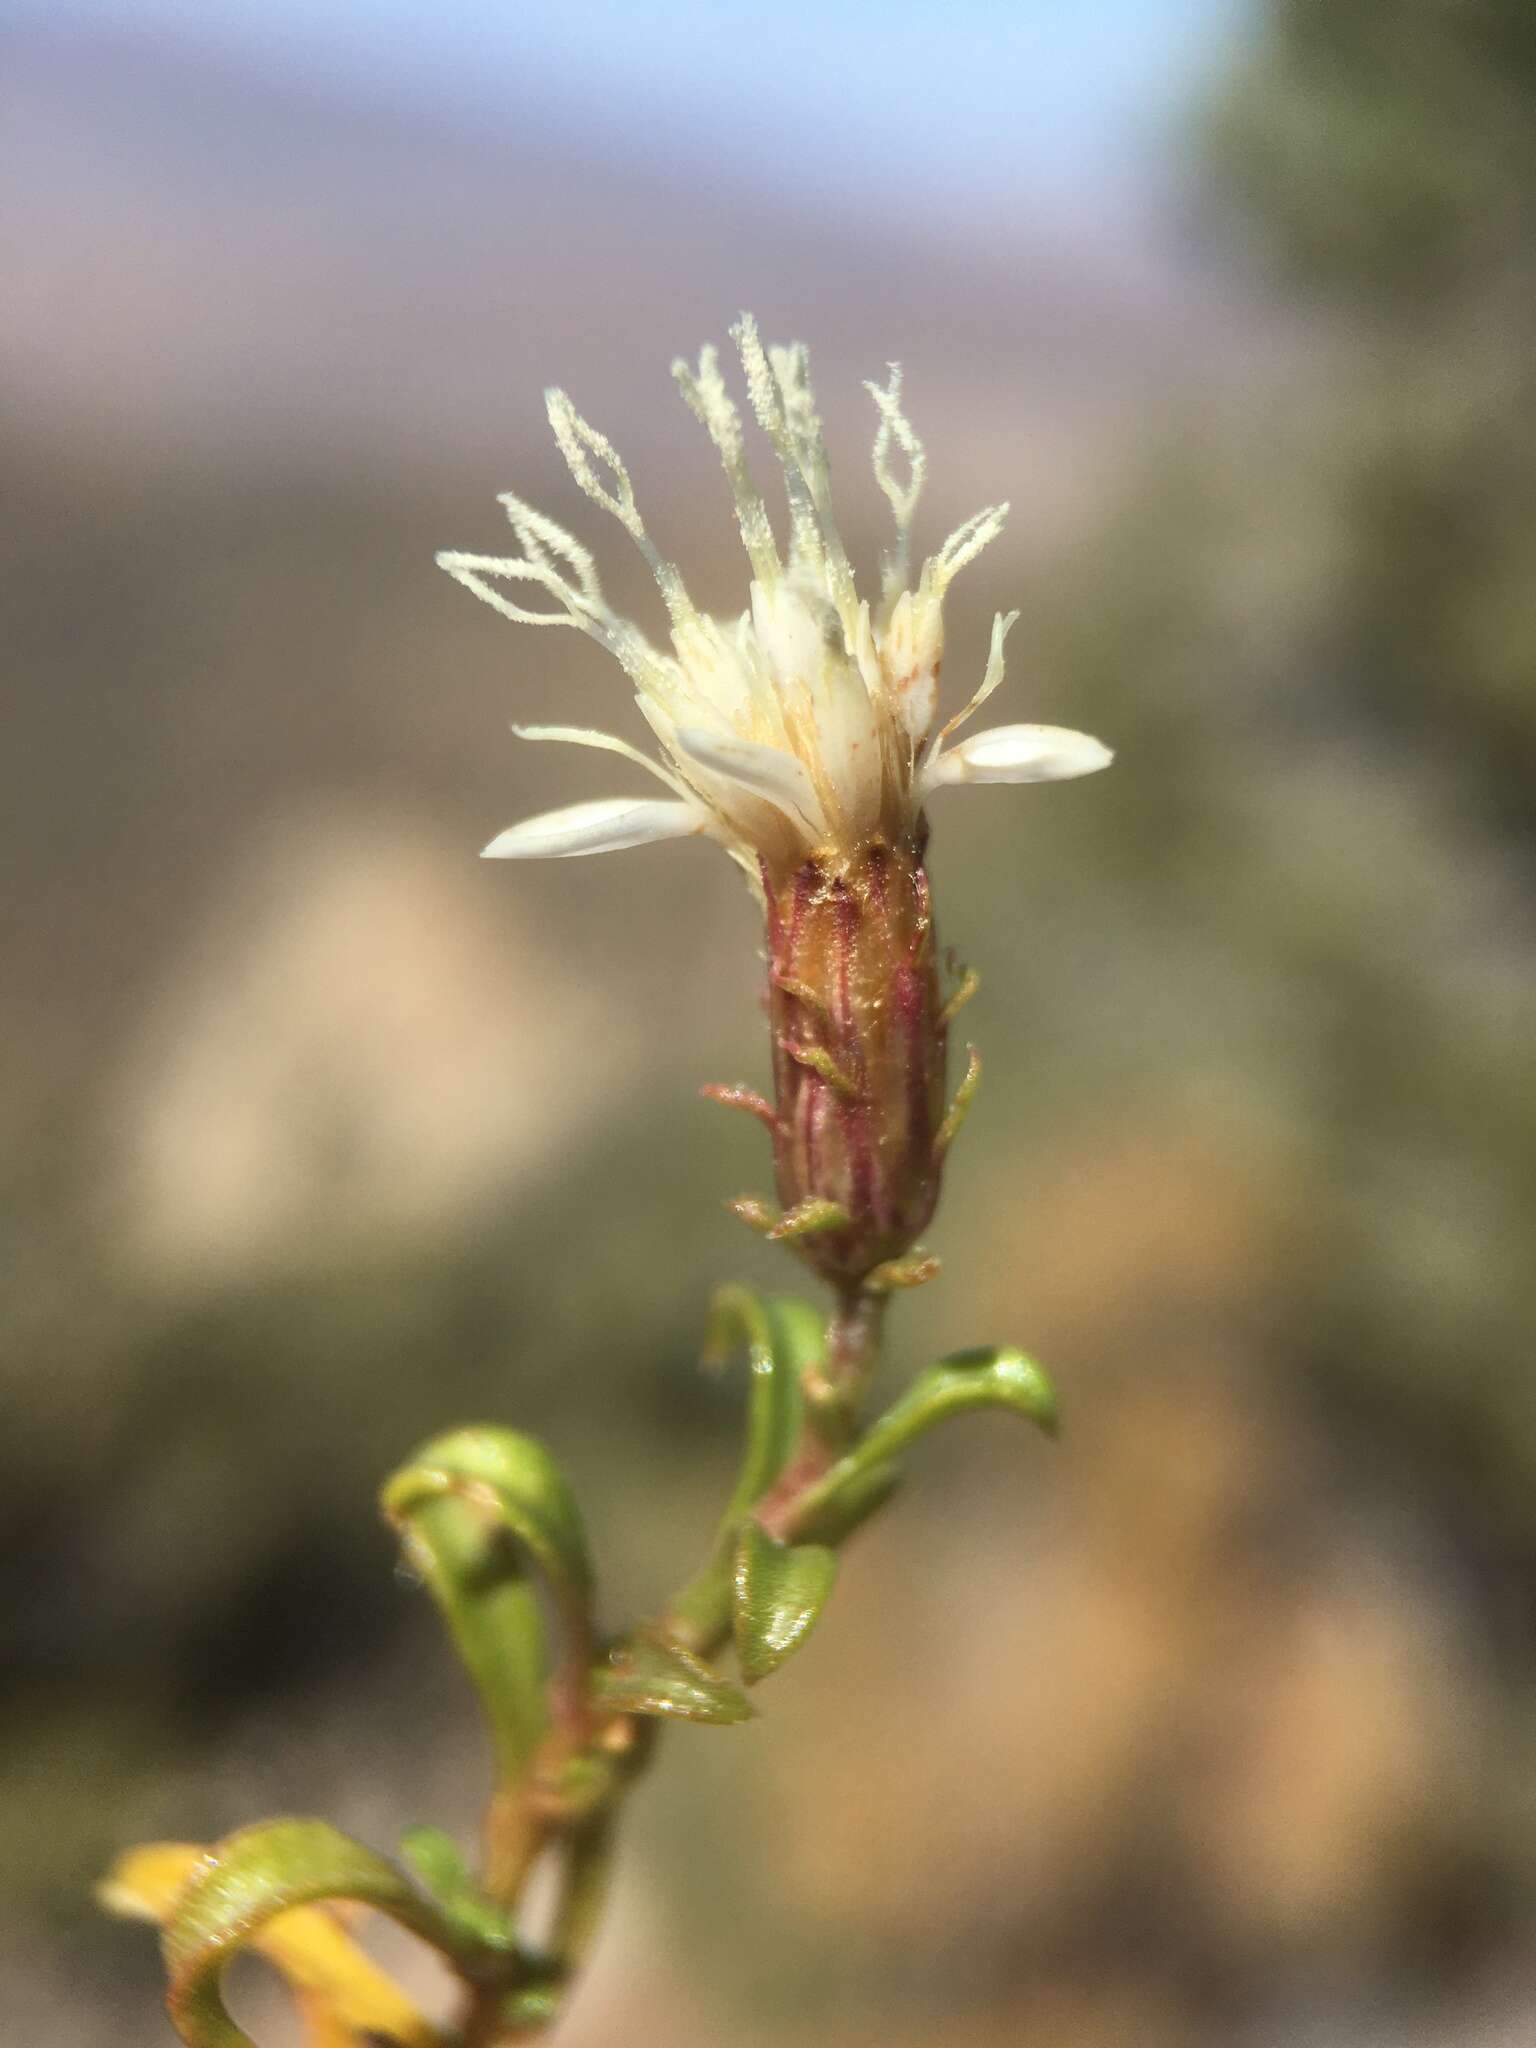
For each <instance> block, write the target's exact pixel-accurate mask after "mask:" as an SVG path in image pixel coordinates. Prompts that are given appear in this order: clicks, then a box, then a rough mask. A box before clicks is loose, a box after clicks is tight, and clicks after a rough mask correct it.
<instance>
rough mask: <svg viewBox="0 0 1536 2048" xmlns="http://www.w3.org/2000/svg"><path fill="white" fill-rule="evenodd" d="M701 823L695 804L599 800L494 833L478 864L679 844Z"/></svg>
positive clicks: (642, 799) (701, 815)
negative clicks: (667, 842)
mask: <svg viewBox="0 0 1536 2048" xmlns="http://www.w3.org/2000/svg"><path fill="white" fill-rule="evenodd" d="M706 823H707V819H706V817H705V814H704V812H703V811H702V810H701V809H700V807H699V806H698V805H697V804H684V803H670V802H668V801H666V800H665V799H663V798H661V797H639V798H636V797H599V798H598V799H597V800H596V802H594V803H585V804H571V805H569V806H567V808H566V809H565V810H563V811H545V812H543V813H542V814H541V815H540V816H539V817H537V818H524V820H523V822H522V823H521V824H520V825H513V826H512V827H511V828H510V829H509V830H508V831H506V832H500V833H498V834H497V836H496V837H495V838H494V839H493V840H492V841H491V843H490V845H489V846H487V847H485V848H484V849H483V850H482V853H481V859H482V860H561V859H565V858H567V857H568V856H570V855H572V854H577V853H618V852H619V851H621V850H622V849H623V848H624V847H626V846H647V845H649V844H650V843H651V841H652V840H656V839H685V838H687V837H688V836H689V834H690V833H694V832H702V831H703V830H704V829H705V825H706Z"/></svg>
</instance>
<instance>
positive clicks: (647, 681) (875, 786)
mask: <svg viewBox="0 0 1536 2048" xmlns="http://www.w3.org/2000/svg"><path fill="white" fill-rule="evenodd" d="M732 332H733V337H734V339H735V341H736V344H737V347H738V348H739V350H740V353H741V362H742V368H743V370H744V371H745V375H746V385H747V394H748V397H749V400H750V402H751V406H752V410H753V413H754V414H755V416H756V418H757V422H758V424H759V426H760V427H761V428H762V430H763V432H764V433H765V434H766V436H767V437H768V440H769V442H770V443H771V444H772V447H773V451H774V454H775V455H776V456H777V458H778V461H779V465H780V467H781V468H782V470H783V474H784V483H785V490H786V494H787V499H788V528H789V531H788V541H787V545H786V546H785V547H784V548H783V549H782V550H781V548H780V544H779V541H778V539H777V538H776V536H775V533H774V529H773V525H772V523H771V521H770V519H769V516H768V511H767V508H766V506H765V505H764V503H763V499H762V497H761V495H760V494H759V492H758V489H757V486H756V485H755V484H754V482H753V480H752V477H751V474H750V472H749V470H748V467H747V460H746V451H745V447H744V442H743V436H742V422H741V415H740V413H739V412H738V410H737V408H736V405H735V404H734V402H733V401H732V399H731V396H730V394H729V392H728V391H727V389H726V386H725V381H724V378H723V377H722V376H721V373H720V366H719V361H718V359H717V356H716V353H715V350H714V349H713V348H705V349H704V350H703V351H702V353H701V354H700V356H699V362H698V367H697V369H690V368H689V367H688V365H687V364H685V363H682V362H678V363H676V364H674V365H673V375H674V376H675V377H676V379H677V382H678V384H679V386H680V387H681V389H682V394H683V397H684V398H685V399H686V400H687V403H688V405H689V407H690V408H691V409H692V411H693V413H694V414H695V416H696V417H697V418H698V419H699V420H700V422H701V423H702V424H703V425H704V426H705V427H706V428H707V429H708V432H709V435H710V438H711V439H712V440H713V442H714V444H715V447H716V449H717V450H718V452H719V455H720V459H721V461H722V463H723V464H724V466H725V472H726V475H727V477H728V478H729V480H730V486H731V491H732V494H733V496H734V498H735V502H736V518H737V522H738V524H739V526H740V528H741V538H742V541H743V544H744V546H745V548H746V552H747V556H748V559H749V560H750V562H751V565H752V584H751V589H750V593H749V602H748V606H747V609H746V610H745V611H744V612H743V613H742V614H741V615H740V617H739V618H737V619H734V620H721V619H715V618H711V617H709V616H708V615H707V614H705V613H703V612H700V611H699V610H698V609H697V608H696V607H695V606H694V604H693V603H692V601H691V599H690V598H689V596H688V592H687V590H686V588H685V586H684V583H683V579H682V576H681V575H680V573H679V572H678V570H677V568H676V567H675V565H674V564H673V563H671V562H669V561H667V560H665V559H664V558H663V556H662V555H661V554H660V553H659V552H658V550H657V549H656V547H655V545H654V544H653V542H652V541H651V538H650V536H649V535H648V534H647V532H646V530H645V525H644V523H643V521H642V519H641V517H640V513H639V510H638V508H637V506H636V504H635V494H634V487H633V486H632V484H631V483H630V480H629V472H628V470H627V469H626V468H625V467H624V464H623V462H622V461H621V460H620V459H619V456H618V454H617V452H616V451H615V450H614V448H613V447H612V445H611V444H610V443H609V441H608V440H607V439H606V438H605V437H604V436H603V435H602V434H600V433H598V431H597V430H596V428H594V427H592V426H589V425H588V423H587V422H586V421H585V420H584V419H583V418H582V417H581V415H580V414H579V413H578V412H577V411H576V409H575V407H574V406H573V405H572V404H571V401H570V399H569V398H567V396H566V395H565V393H564V392H563V391H551V392H549V393H548V395H547V403H548V408H549V418H550V424H551V426H552V427H553V428H554V432H555V438H556V440H557V441H558V442H559V445H560V450H561V453H562V454H563V455H564V456H565V459H566V462H567V463H568V464H569V466H570V470H571V474H572V475H573V476H574V477H575V479H576V481H577V483H578V484H579V485H580V486H581V488H582V489H583V490H584V491H585V492H586V493H587V495H588V497H590V498H593V499H595V500H596V501H597V503H598V504H599V505H601V506H603V507H604V508H605V509H606V510H607V511H609V512H611V513H612V514H613V516H614V518H615V519H617V520H618V522H619V524H620V525H621V526H623V527H624V529H625V530H626V532H627V533H628V534H629V535H630V537H631V539H632V540H633V541H634V542H635V544H636V546H637V547H638V548H639V549H640V551H641V553H642V554H643V555H644V556H645V559H646V561H647V563H648V564H649V565H650V568H651V572H652V574H653V575H654V576H655V578H656V582H657V584H658V586H659V587H660V590H661V594H662V597H663V599H664V601H665V603H666V607H667V613H668V618H669V622H670V627H671V648H670V651H669V652H663V651H662V650H661V649H660V648H658V647H656V646H655V645H654V644H653V643H652V642H651V641H650V640H649V639H648V638H647V637H646V635H645V634H644V633H642V632H641V630H640V629H639V627H637V626H635V625H634V624H632V623H631V622H630V621H629V620H628V619H625V618H621V617H620V616H619V615H618V614H617V613H615V612H614V611H612V610H611V609H610V608H609V605H608V603H607V601H606V599H605V598H604V596H603V592H602V586H601V584H600V583H599V581H598V574H597V568H596V565H595V563H594V562H593V559H592V556H591V555H590V554H589V553H588V551H587V550H586V548H584V547H583V546H582V545H581V544H580V542H578V541H577V540H575V539H574V538H573V537H572V536H571V535H570V534H569V533H567V532H566V531H565V530H564V529H563V528H562V527H560V526H557V525H556V524H555V522H554V521H553V520H552V519H548V518H546V517H545V515H544V514H543V513H541V512H536V511H535V510H534V509H533V508H532V507H531V506H529V505H525V504H524V503H523V501H522V500H521V499H520V498H516V497H514V496H512V495H511V494H510V493H508V494H506V495H505V496H504V497H503V498H502V501H501V502H502V503H503V505H505V507H506V510H507V515H508V517H509V518H510V520H511V522H512V529H513V532H514V533H515V534H516V536H517V539H518V543H519V545H520V547H521V549H522V553H521V554H519V555H513V556H491V555H471V554H460V553H445V554H441V555H439V556H438V558H437V559H438V562H439V564H440V566H441V567H442V568H444V569H446V570H447V571H448V573H449V574H450V575H451V576H454V577H456V578H457V579H458V581H459V582H461V583H462V584H464V585H465V586H466V588H468V589H470V590H472V591H473V592H474V593H475V595H476V596H477V597H480V598H483V599H484V600H485V602H486V603H487V604H489V605H492V606H494V607H495V609H496V610H497V611H499V612H501V613H502V614H503V615H504V616H505V617H507V618H510V619H515V620H517V621H519V622H520V623H523V624H526V625H538V626H575V627H577V628H579V629H580V630H581V631H582V632H584V633H586V634H588V635H589V636H590V637H591V638H592V639H594V640H596V641H598V642H599V643H600V644H601V645H602V646H603V647H605V648H607V649H608V651H609V652H610V653H611V654H613V655H614V656H615V657H616V658H617V660H618V661H619V662H620V664H621V665H622V666H623V668H624V670H625V673H626V674H627V675H628V677H629V679H630V681H631V683H632V684H633V685H634V690H635V695H636V698H637V699H638V701H639V705H640V709H641V711H642V713H643V714H644V716H645V718H646V720H647V722H648V723H649V725H650V727H651V730H652V731H653V732H654V733H655V735H656V738H657V741H658V742H659V745H660V749H661V754H662V759H661V760H660V761H656V760H652V759H651V758H650V757H649V756H648V755H646V754H643V753H641V752H640V751H639V750H638V749H637V748H634V747H631V746H630V745H628V743H627V742H625V741H623V740H619V739H614V738H612V737H610V736H609V735H608V734H606V733H601V732H593V731H589V730H587V729H585V728H582V727H573V726H528V727H522V728H519V729H518V730H519V731H520V734H521V737H522V738H524V739H530V740H565V741H569V742H572V743H574V744H576V745H578V746H589V747H601V748H606V749H607V750H608V751H609V752H611V753H617V754H623V755H625V756H626V757H627V758H628V759H630V760H631V761H634V762H636V763H637V764H638V765H640V766H641V767H644V768H647V769H649V770H650V772H651V773H652V774H653V775H655V776H657V777H658V778H659V779H660V780H661V781H662V782H664V783H665V784H666V785H667V787H668V788H669V790H670V791H671V795H670V797H667V798H663V799H657V798H642V799H614V800H611V801H599V802H595V803H582V804H575V805H572V806H571V807H570V808H569V809H566V810H561V811H551V812H548V813H546V814H544V815H543V816H541V817H537V818H530V819H527V820H526V821H525V822H524V823H522V824H520V825H514V826H513V827H512V828H511V829H510V831H507V832H503V833H501V834H500V836H499V837H498V838H496V839H493V840H492V841H491V843H490V845H489V846H488V847H486V849H485V851H486V853H487V854H488V855H491V856H495V857H497V858H502V859H526V858H533V857H536V856H544V855H566V854H577V853H601V852H605V851H610V850H615V849H618V848H620V847H626V846H637V845H641V844H643V843H644V842H645V841H647V840H653V839H673V838H680V837H684V836H687V835H690V834H694V833H704V834H706V835H708V836H709V837H711V838H714V839H717V840H719V841H720V842H721V843H722V844H723V845H724V846H725V847H726V848H727V850H728V851H729V852H730V853H731V854H732V855H733V856H734V857H735V858H736V859H737V860H738V861H739V862H740V863H741V865H742V866H743V867H744V868H745V869H746V871H747V872H748V874H749V875H750V876H752V877H753V879H754V881H755V880H756V878H757V876H758V873H759V869H760V865H761V864H766V866H767V868H768V869H769V871H770V873H773V874H783V873H786V872H788V871H789V870H790V869H792V868H793V867H795V866H796V865H798V864H799V863H800V862H801V861H802V860H804V859H806V858H808V857H809V856H811V855H813V854H818V853H819V854H826V853H833V854H849V853H852V852H854V851H856V850H857V849H858V848H859V847H861V846H864V845H866V844H868V843H870V842H871V841H872V840H873V839H875V838H876V837H878V836H884V837H885V838H886V839H887V840H888V841H889V842H891V843H901V842H903V841H906V840H908V839H910V838H911V836H912V834H913V831H914V828H915V827H916V824H917V820H918V815H919V813H920V812H921V810H922V807H923V804H924V803H925V801H926V800H927V798H928V797H929V796H930V795H931V794H932V793H933V791H934V790H936V789H938V788H940V787H942V786H943V785H945V784H947V783H958V782H1050V781H1060V780H1062V779H1064V778H1066V777H1069V776H1075V775H1087V774H1090V773H1091V772H1092V771H1093V770H1094V769H1096V768H1103V767H1106V766H1107V765H1108V763H1109V761H1110V759H1111V756H1110V753H1109V750H1108V748H1106V747H1104V746H1101V745H1100V743H1099V742H1098V741H1097V740H1094V739H1089V738H1088V737H1087V736H1086V735H1085V734H1083V733H1076V732H1067V731H1063V730H1061V729H1060V728H1058V727H1055V726H1041V725H1007V726H997V727H994V728H992V729H991V730H988V731H985V732H979V733H975V734H973V735H972V736H971V737H970V738H969V739H966V740H962V741H960V742H959V743H958V744H955V745H951V744H949V741H950V737H951V735H952V734H953V733H954V732H955V731H956V730H957V728H958V727H959V726H960V725H962V724H963V723H964V722H965V720H967V719H968V718H969V717H970V716H971V714H972V713H973V712H974V711H976V710H978V709H979V708H980V706H981V705H982V704H984V703H985V702H986V700H987V699H988V698H989V697H990V696H991V695H992V693H993V691H994V690H995V689H996V688H997V687H998V685H999V684H1000V683H1001V682H1002V680H1003V642H1004V640H1005V639H1006V637H1007V634H1008V630H1009V628H1010V627H1011V626H1012V625H1013V623H1014V620H1015V618H1016V617H1017V616H1018V614H1017V613H1012V612H1011V613H1008V614H1007V615H1005V616H999V617H998V618H997V620H996V621H995V623H994V625H993V628H992V646H991V653H990V656H989V658H988V661H987V666H986V671H985V673H984V675H983V677H982V680H981V684H980V687H979V688H978V689H977V691H976V693H975V695H974V696H973V697H972V698H971V700H970V702H969V703H968V704H967V705H966V706H965V707H964V709H963V710H962V711H961V712H960V713H959V714H958V715H957V716H956V717H954V718H952V719H951V720H950V721H949V723H948V724H947V725H945V726H943V727H941V728H938V729H936V720H937V706H938V675H939V664H940V659H941V656H942V654H943V646H944V617H943V607H944V597H945V593H946V592H947V590H948V588H949V585H950V583H951V581H952V580H953V578H954V577H955V575H956V574H957V573H958V572H959V571H960V570H961V569H962V568H964V567H965V565H966V563H968V562H970V561H971V560H973V559H974V557H975V556H976V555H978V554H979V553H980V552H981V550H982V549H983V548H984V547H985V546H986V545H987V543H988V542H989V541H991V540H993V539H994V538H995V537H996V535H997V534H998V533H999V532H1000V531H1001V530H1002V526H1003V521H1004V519H1005V517H1006V515H1007V510H1008V508H1007V506H1006V505H994V506H990V507H988V508H987V510H985V511H983V512H978V513H976V514H975V515H974V516H973V517H972V518H970V519H968V520H966V521H965V523H964V524H963V525H962V526H961V527H959V528H958V529H957V531H956V532H954V533H952V534H951V535H950V537H949V539H948V540H947V541H945V543H944V545H943V546H942V547H941V548H940V549H939V551H938V553H937V554H934V555H930V556H929V557H928V558H927V560H926V561H924V563H923V564H922V567H921V569H920V570H919V572H918V574H917V578H916V581H915V582H912V583H909V570H908V535H909V532H910V529H911V524H912V519H913V515H914V513H915V512H916V509H917V502H918V498H919V496H920V495H921V492H922V487H923V478H924V473H925V470H926V466H927V465H926V458H925V456H924V453H923V447H922V443H921V442H920V441H919V440H918V438H917V436H916V435H915V434H914V433H913V431H912V428H911V426H910V425H909V423H908V421H907V417H906V415H905V413H904V412H903V411H902V409H901V373H900V371H899V369H897V368H896V367H895V366H894V365H893V366H892V367H891V371H890V379H889V382H888V383H887V384H885V385H877V384H871V385H869V386H868V387H867V388H868V390H869V392H870V394H871V396H872V397H873V399H874V401H875V405H876V407H877V409H878V411H879V415H880V420H879V428H878V431H877V433H876V436H875V448H874V469H875V477H876V480H877V482H878V483H879V485H880V488H881V489H882V490H883V491H884V493H885V495H886V497H887V498H888V499H889V500H890V503H891V509H892V511H893V513H894V515H895V526H896V537H895V541H894V544H893V545H892V546H891V547H890V548H889V549H888V551H887V553H886V555H885V559H884V562H883V564H882V573H881V591H880V599H879V603H878V605H877V606H876V607H875V609H874V610H873V611H871V608H870V603H869V600H868V599H867V598H860V597H859V595H858V593H857V591H856V590H855V588H854V579H853V570H852V568H851V567H850V566H849V561H848V556H847V553H846V551H845V549H844V547H843V543H842V539H841V537H840V535H839V533H838V528H837V522H836V520H835V518H834V517H833V512H832V502H831V491H830V486H829V478H828V470H827V457H826V450H825V448H824V446H823V444H822V436H821V423H820V421H819V419H818V418H817V415H816V407H815V401H814V399H813V397H812V394H811V386H810V381H809V377H808V374H807V365H806V352H805V350H804V348H803V347H802V346H801V345H800V344H798V343H796V344H794V345H793V346H791V347H789V348H771V349H765V348H764V346H763V344H762V342H761V340H760V339H759V337H758V332H757V327H756V325H755V323H754V322H753V321H752V320H751V319H750V318H749V317H747V316H746V315H743V317H742V318H741V320H740V321H739V322H738V323H737V325H736V327H735V328H734V329H733V330H732ZM524 584H532V585H534V586H536V587H537V588H538V589H539V590H541V591H543V592H544V593H545V594H546V596H547V597H549V598H551V599H552V600H553V606H552V607H549V608H544V609H535V608H533V607H532V605H530V604H524V603H520V602H519V601H518V596H519V595H521V593H519V592H518V589H517V587H518V586H519V585H524Z"/></svg>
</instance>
